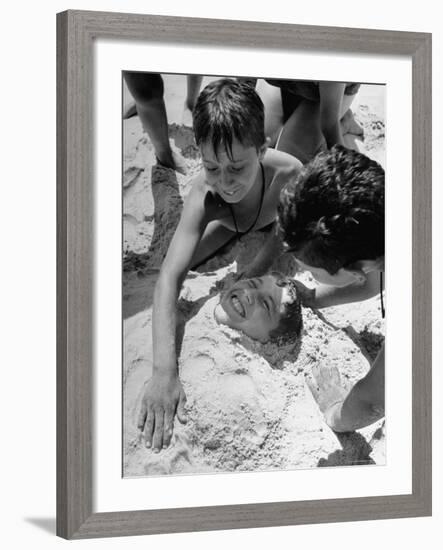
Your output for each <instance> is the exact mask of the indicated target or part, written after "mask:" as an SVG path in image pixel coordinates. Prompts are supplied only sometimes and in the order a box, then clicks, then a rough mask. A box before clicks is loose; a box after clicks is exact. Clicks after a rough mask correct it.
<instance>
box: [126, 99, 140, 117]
mask: <svg viewBox="0 0 443 550" xmlns="http://www.w3.org/2000/svg"><path fill="white" fill-rule="evenodd" d="M133 116H137V107H136V106H135V101H134V100H132V101H131V102H130V103H128V104H127V105H125V107H124V109H123V120H126V119H127V118H131V117H133Z"/></svg>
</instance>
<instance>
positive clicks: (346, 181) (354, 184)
mask: <svg viewBox="0 0 443 550" xmlns="http://www.w3.org/2000/svg"><path fill="white" fill-rule="evenodd" d="M384 213H385V172H384V170H383V168H382V167H381V166H380V165H379V164H378V163H377V162H375V161H373V160H371V159H369V158H368V157H367V156H365V155H363V154H361V153H358V152H356V151H353V150H351V149H347V148H345V147H343V146H341V145H335V146H334V147H333V148H332V149H331V150H330V151H327V152H325V153H320V154H318V155H317V156H316V157H315V158H314V159H313V160H312V161H311V162H309V163H308V164H307V165H306V166H304V167H303V169H302V170H301V172H300V174H299V176H298V177H297V178H296V179H295V180H294V181H292V182H289V183H288V185H287V186H286V187H285V189H284V190H283V191H282V193H281V196H280V202H279V206H278V224H279V229H280V232H281V235H282V238H283V241H285V243H286V244H287V246H288V247H289V250H290V251H291V252H293V253H294V254H295V256H297V257H299V258H300V260H301V261H303V262H304V263H306V264H308V265H310V266H312V267H319V268H323V269H326V271H328V272H329V273H330V274H331V275H334V274H335V273H336V272H337V271H338V270H339V269H340V268H342V267H345V268H346V267H348V266H350V265H352V264H353V263H354V262H357V261H359V260H374V259H376V258H379V257H381V256H384V253H385V224H384V220H385V217H384Z"/></svg>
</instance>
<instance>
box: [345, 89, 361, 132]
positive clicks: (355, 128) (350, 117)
mask: <svg viewBox="0 0 443 550" xmlns="http://www.w3.org/2000/svg"><path fill="white" fill-rule="evenodd" d="M355 95H356V94H354V95H346V94H345V95H344V96H343V101H342V104H341V105H342V108H341V119H340V124H341V130H342V134H343V136H344V135H345V134H354V135H355V136H362V135H363V128H362V127H361V126H360V124H358V122H357V121H356V120H355V118H354V113H353V112H352V111H351V108H350V107H351V103H352V102H353V100H354V98H355Z"/></svg>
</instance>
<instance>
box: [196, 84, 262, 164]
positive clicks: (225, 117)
mask: <svg viewBox="0 0 443 550" xmlns="http://www.w3.org/2000/svg"><path fill="white" fill-rule="evenodd" d="M192 115H193V125H194V134H195V141H196V143H197V145H200V144H201V143H203V142H206V141H209V140H210V141H211V143H212V147H213V149H214V152H215V153H217V151H218V149H219V148H220V147H223V149H224V150H225V151H226V152H227V153H228V154H229V155H230V156H231V157H232V141H233V139H234V137H235V138H236V139H237V140H238V141H239V142H240V143H242V144H243V145H249V146H254V147H255V148H256V149H257V150H258V149H259V148H260V147H261V146H262V145H263V144H264V143H265V131H264V107H263V103H262V100H261V99H260V97H259V96H258V94H257V92H256V91H255V90H254V88H253V87H251V86H249V85H248V84H246V83H244V82H238V81H236V80H233V79H230V78H222V79H220V80H216V81H214V82H211V83H210V84H208V85H207V86H206V87H205V88H204V89H203V90H202V91H201V92H200V95H199V96H198V98H197V102H196V104H195V107H194V110H193V113H192Z"/></svg>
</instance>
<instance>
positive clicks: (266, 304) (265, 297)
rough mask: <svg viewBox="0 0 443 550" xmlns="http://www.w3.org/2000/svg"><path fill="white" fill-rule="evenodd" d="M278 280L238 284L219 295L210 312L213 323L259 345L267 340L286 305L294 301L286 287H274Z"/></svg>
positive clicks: (255, 280) (261, 278) (269, 279)
mask: <svg viewBox="0 0 443 550" xmlns="http://www.w3.org/2000/svg"><path fill="white" fill-rule="evenodd" d="M278 280H279V278H278V277H277V276H274V275H266V276H264V277H259V278H256V279H245V280H242V281H238V282H237V283H236V284H235V285H234V286H232V287H231V288H230V289H229V290H228V291H227V292H225V293H224V294H222V296H221V298H220V303H219V304H218V305H217V307H216V308H215V312H214V316H215V318H216V320H217V322H218V323H221V324H224V325H228V326H229V327H231V328H234V329H237V330H241V331H242V332H244V333H245V334H246V335H248V336H250V337H251V338H254V339H255V340H259V341H260V342H267V341H268V340H270V338H271V333H272V332H273V331H274V330H276V329H277V328H278V327H279V325H280V323H281V320H282V316H283V314H284V312H285V309H286V306H287V304H288V303H292V302H294V299H295V298H294V296H293V294H292V293H291V291H290V290H289V289H288V288H287V287H285V286H279V285H278V284H277V283H278Z"/></svg>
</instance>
